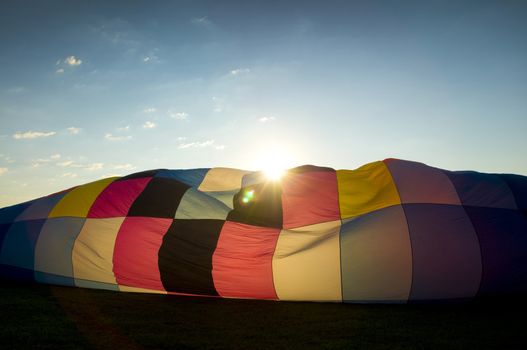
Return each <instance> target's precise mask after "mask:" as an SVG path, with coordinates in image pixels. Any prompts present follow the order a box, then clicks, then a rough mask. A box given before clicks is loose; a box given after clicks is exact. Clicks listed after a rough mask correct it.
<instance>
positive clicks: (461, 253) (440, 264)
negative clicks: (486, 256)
mask: <svg viewBox="0 0 527 350" xmlns="http://www.w3.org/2000/svg"><path fill="white" fill-rule="evenodd" d="M404 212H405V214H406V218H407V221H408V228H409V231H410V240H411V243H412V258H413V262H412V266H413V278H412V290H411V293H410V300H431V299H458V298H472V297H474V296H475V295H476V294H477V292H478V289H479V285H480V281H481V253H480V249H479V242H478V237H477V235H476V232H475V231H474V228H473V226H472V223H471V222H470V219H469V217H468V216H467V214H466V212H465V210H464V208H463V206H460V205H445V204H405V205H404Z"/></svg>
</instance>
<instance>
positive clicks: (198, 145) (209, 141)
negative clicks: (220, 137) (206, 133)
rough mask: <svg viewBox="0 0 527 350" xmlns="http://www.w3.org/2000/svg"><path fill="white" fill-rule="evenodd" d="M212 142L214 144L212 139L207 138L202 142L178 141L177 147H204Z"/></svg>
mask: <svg viewBox="0 0 527 350" xmlns="http://www.w3.org/2000/svg"><path fill="white" fill-rule="evenodd" d="M213 144H214V140H207V141H203V142H188V143H180V144H179V146H178V148H179V149H186V148H204V147H208V146H212V145H213Z"/></svg>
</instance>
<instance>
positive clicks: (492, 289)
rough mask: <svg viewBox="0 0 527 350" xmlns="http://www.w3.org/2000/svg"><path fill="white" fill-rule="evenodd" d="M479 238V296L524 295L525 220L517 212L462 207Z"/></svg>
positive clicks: (526, 283) (526, 267)
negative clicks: (480, 277) (480, 264)
mask: <svg viewBox="0 0 527 350" xmlns="http://www.w3.org/2000/svg"><path fill="white" fill-rule="evenodd" d="M465 210H466V211H467V214H468V216H469V217H470V219H471V221H472V223H473V225H474V228H475V229H476V233H477V235H478V238H479V244H480V248H481V262H482V267H483V276H482V279H481V284H480V288H479V292H478V296H488V295H504V294H522V293H523V294H525V293H527V253H526V252H527V219H526V218H525V217H524V216H523V215H522V214H521V213H520V212H519V211H517V210H510V209H500V208H482V207H470V206H467V207H465Z"/></svg>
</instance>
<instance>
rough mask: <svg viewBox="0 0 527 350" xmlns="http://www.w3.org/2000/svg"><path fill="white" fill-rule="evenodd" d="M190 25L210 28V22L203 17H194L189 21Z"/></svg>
mask: <svg viewBox="0 0 527 350" xmlns="http://www.w3.org/2000/svg"><path fill="white" fill-rule="evenodd" d="M190 23H192V24H194V25H196V26H201V27H210V26H212V21H211V20H210V19H208V18H207V16H203V17H194V18H192V19H191V20H190Z"/></svg>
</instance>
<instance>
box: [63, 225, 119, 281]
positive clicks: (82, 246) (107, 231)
mask: <svg viewBox="0 0 527 350" xmlns="http://www.w3.org/2000/svg"><path fill="white" fill-rule="evenodd" d="M123 221H124V218H110V219H86V222H85V223H84V226H83V228H82V230H81V233H80V234H79V236H78V237H77V240H76V241H75V245H74V246H73V254H72V261H73V276H74V277H75V278H76V279H77V278H78V279H83V280H88V281H96V282H104V283H113V284H116V283H117V282H116V281H115V276H114V274H113V248H114V246H115V239H116V237H117V233H118V232H119V228H120V227H121V224H122V223H123ZM75 284H76V285H77V282H75Z"/></svg>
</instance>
